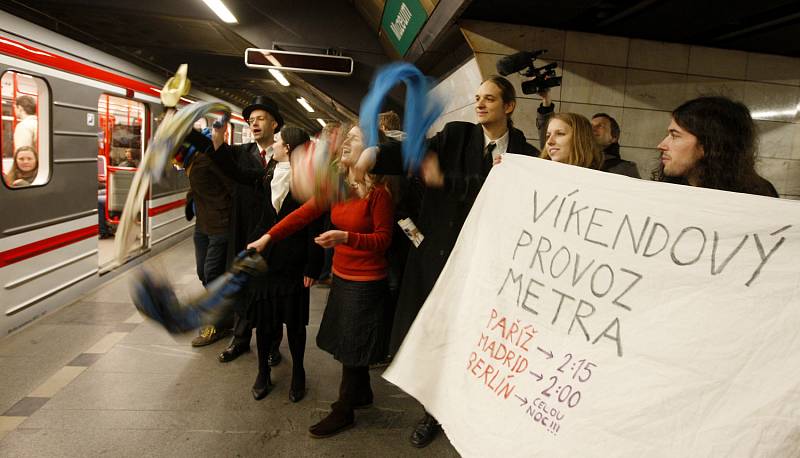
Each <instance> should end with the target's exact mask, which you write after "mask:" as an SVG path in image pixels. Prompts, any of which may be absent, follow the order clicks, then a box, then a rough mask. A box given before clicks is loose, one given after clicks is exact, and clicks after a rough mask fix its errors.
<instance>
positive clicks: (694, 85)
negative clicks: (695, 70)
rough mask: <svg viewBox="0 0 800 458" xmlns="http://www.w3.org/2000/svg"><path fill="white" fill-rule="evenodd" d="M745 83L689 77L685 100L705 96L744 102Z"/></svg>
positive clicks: (723, 79) (705, 77)
mask: <svg viewBox="0 0 800 458" xmlns="http://www.w3.org/2000/svg"><path fill="white" fill-rule="evenodd" d="M744 92H745V82H744V81H738V80H732V79H726V78H712V77H709V76H697V75H689V76H688V78H687V80H686V100H691V99H694V98H696V97H701V96H705V95H724V96H726V97H729V98H732V99H734V100H744Z"/></svg>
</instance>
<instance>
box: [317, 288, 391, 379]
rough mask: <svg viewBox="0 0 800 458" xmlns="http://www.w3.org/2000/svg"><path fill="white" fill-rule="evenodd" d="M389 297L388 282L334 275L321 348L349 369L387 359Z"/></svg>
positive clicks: (321, 333)
mask: <svg viewBox="0 0 800 458" xmlns="http://www.w3.org/2000/svg"><path fill="white" fill-rule="evenodd" d="M388 296H389V287H388V282H387V281H386V279H382V280H375V281H352V280H345V279H343V278H341V277H338V276H336V275H333V283H332V284H331V292H330V294H329V295H328V303H327V305H326V306H325V313H324V314H323V315H322V323H321V324H320V327H319V333H318V334H317V346H318V347H319V348H321V349H323V350H325V351H327V352H328V353H330V354H331V355H333V357H334V358H335V359H336V360H337V361H339V362H341V363H342V364H343V365H345V366H368V365H370V364H373V363H377V362H379V361H381V360H383V359H384V358H385V357H386V354H385V353H386V351H385V348H384V345H382V341H383V339H385V333H386V332H387V330H386V329H384V328H385V324H384V321H385V320H384V316H383V315H384V312H385V307H386V300H387V298H388Z"/></svg>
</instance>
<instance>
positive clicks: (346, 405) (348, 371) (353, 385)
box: [331, 365, 372, 415]
mask: <svg viewBox="0 0 800 458" xmlns="http://www.w3.org/2000/svg"><path fill="white" fill-rule="evenodd" d="M371 403H372V387H371V386H370V381H369V367H367V366H345V365H342V382H341V384H339V399H338V400H336V402H334V403H333V405H332V406H331V407H332V408H333V410H335V411H338V412H341V413H344V414H346V415H352V414H353V409H354V407H355V406H359V405H365V404H371Z"/></svg>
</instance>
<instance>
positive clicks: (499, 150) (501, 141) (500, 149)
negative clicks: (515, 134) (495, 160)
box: [483, 129, 511, 157]
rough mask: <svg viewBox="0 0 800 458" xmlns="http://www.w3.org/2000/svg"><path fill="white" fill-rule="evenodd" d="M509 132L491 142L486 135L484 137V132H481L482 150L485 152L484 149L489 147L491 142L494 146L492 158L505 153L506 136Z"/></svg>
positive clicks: (506, 145) (506, 149)
mask: <svg viewBox="0 0 800 458" xmlns="http://www.w3.org/2000/svg"><path fill="white" fill-rule="evenodd" d="M509 132H511V130H510V129H509V130H507V131H506V133H505V134H503V136H502V137H500V138H498V139H497V140H492V139H490V138H489V136H488V135H486V132H485V131H484V132H483V149H484V151H486V147H487V146H488V145H489V143H492V142H494V144H495V145H496V146H495V147H494V150H492V157H497V156H500V155H501V154H503V153H505V152H506V151H508V134H509Z"/></svg>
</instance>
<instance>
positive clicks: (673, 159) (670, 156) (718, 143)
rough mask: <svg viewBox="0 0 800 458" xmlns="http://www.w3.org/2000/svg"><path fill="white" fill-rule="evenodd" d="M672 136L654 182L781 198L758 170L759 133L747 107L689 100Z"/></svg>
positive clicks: (671, 129)
mask: <svg viewBox="0 0 800 458" xmlns="http://www.w3.org/2000/svg"><path fill="white" fill-rule="evenodd" d="M667 132H668V133H667V136H666V137H665V138H664V140H662V141H661V143H659V144H658V149H659V151H661V164H660V165H659V166H658V168H657V169H656V170H655V171H654V172H653V179H654V180H656V181H665V182H669V183H679V184H685V185H690V186H699V187H703V188H712V189H721V190H723V191H733V192H743V193H747V194H758V195H762V196H770V197H778V192H777V191H776V190H775V187H774V186H772V183H770V182H769V181H767V180H766V179H765V178H763V177H761V176H760V175H759V174H758V172H756V170H755V155H756V145H757V143H758V131H757V129H756V125H755V123H754V122H753V118H752V117H751V116H750V110H748V109H747V107H746V106H745V105H744V104H742V103H740V102H735V101H733V100H731V99H728V98H726V97H720V96H714V97H699V98H696V99H693V100H689V101H688V102H685V103H684V104H682V105H681V106H679V107H678V108H676V109H675V111H673V112H672V121H671V122H670V124H669V127H668V128H667Z"/></svg>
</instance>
